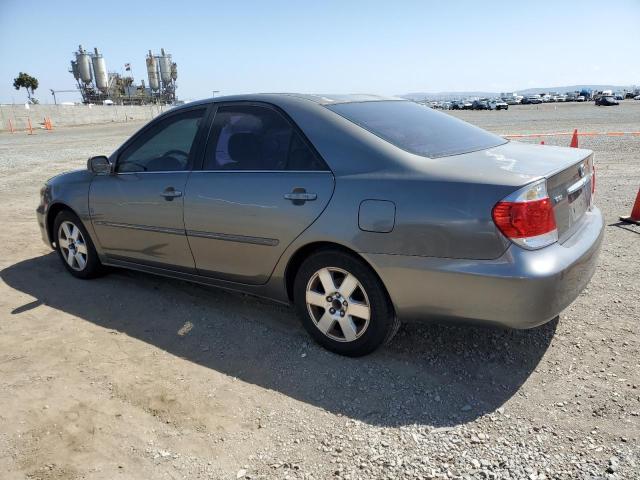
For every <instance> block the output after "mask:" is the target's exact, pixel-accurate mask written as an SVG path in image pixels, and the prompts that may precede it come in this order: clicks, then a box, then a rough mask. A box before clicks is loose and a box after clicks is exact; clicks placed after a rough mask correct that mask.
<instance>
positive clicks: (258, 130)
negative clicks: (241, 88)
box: [204, 105, 327, 171]
mask: <svg viewBox="0 0 640 480" xmlns="http://www.w3.org/2000/svg"><path fill="white" fill-rule="evenodd" d="M204 169H205V170H275V171H278V170H326V169H327V167H326V165H325V164H324V162H323V161H322V160H320V159H319V158H318V157H317V155H316V154H315V153H314V152H313V151H312V150H311V148H310V147H309V146H308V145H307V144H306V142H305V141H304V140H303V139H302V137H301V136H300V134H299V133H298V132H297V131H296V129H295V128H294V127H293V126H292V125H291V123H290V122H289V121H288V120H287V119H286V118H285V117H284V116H283V115H281V114H280V113H279V112H277V111H276V110H274V109H272V108H267V107H261V106H255V105H230V106H223V107H220V108H218V111H217V112H216V116H215V119H214V121H213V125H212V127H211V134H210V136H209V143H208V145H207V151H206V153H205V162H204Z"/></svg>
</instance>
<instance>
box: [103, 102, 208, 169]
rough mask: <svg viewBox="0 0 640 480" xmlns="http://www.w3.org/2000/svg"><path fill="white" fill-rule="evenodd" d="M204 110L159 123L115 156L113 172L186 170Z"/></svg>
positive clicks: (175, 116)
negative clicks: (116, 157) (115, 161)
mask: <svg viewBox="0 0 640 480" xmlns="http://www.w3.org/2000/svg"><path fill="white" fill-rule="evenodd" d="M205 111H206V109H204V108H202V109H197V110H189V111H188V112H184V113H178V114H176V115H172V116H170V117H168V118H166V119H164V120H160V121H159V122H158V124H157V125H155V126H153V127H152V128H151V129H149V130H148V131H147V132H145V133H143V134H142V135H141V136H140V138H138V139H137V140H135V141H134V142H133V143H132V144H131V145H129V146H128V147H127V148H126V149H125V150H124V151H123V152H122V153H121V154H120V156H119V157H118V162H117V164H116V171H117V172H119V173H125V172H174V171H176V172H177V171H183V170H188V169H189V158H190V155H191V147H192V146H193V141H194V139H195V137H196V134H197V132H198V127H199V126H200V122H201V121H202V119H203V118H204V114H205Z"/></svg>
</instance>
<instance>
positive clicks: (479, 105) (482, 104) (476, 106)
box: [471, 98, 494, 110]
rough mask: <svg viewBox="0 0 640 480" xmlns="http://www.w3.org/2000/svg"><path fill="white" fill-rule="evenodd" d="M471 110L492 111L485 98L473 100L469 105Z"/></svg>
mask: <svg viewBox="0 0 640 480" xmlns="http://www.w3.org/2000/svg"><path fill="white" fill-rule="evenodd" d="M471 109H472V110H494V108H492V105H491V103H490V102H489V100H487V99H486V98H483V99H480V100H475V101H474V102H473V104H472V105H471Z"/></svg>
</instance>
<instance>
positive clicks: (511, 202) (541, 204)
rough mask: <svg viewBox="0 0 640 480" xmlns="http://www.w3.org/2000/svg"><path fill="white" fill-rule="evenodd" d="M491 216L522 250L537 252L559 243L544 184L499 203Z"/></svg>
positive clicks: (518, 192) (522, 189) (527, 189)
mask: <svg viewBox="0 0 640 480" xmlns="http://www.w3.org/2000/svg"><path fill="white" fill-rule="evenodd" d="M491 216H492V217H493V222H494V223H495V224H496V227H498V229H499V230H500V231H501V232H502V233H503V234H504V235H505V236H506V237H507V238H509V239H510V240H511V241H512V242H514V243H516V244H518V245H520V246H521V247H524V248H527V249H537V248H542V247H545V246H547V245H550V244H552V243H553V242H555V241H557V240H558V230H557V228H556V217H555V214H554V213H553V205H552V204H551V199H550V198H549V196H548V195H547V185H546V181H545V180H540V181H538V182H535V183H533V184H531V185H527V186H526V187H523V188H521V189H520V190H518V191H517V192H515V193H512V194H511V195H509V196H508V197H506V198H505V199H504V200H502V201H500V202H498V203H497V204H496V205H495V207H493V211H492V212H491Z"/></svg>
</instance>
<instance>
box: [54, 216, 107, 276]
mask: <svg viewBox="0 0 640 480" xmlns="http://www.w3.org/2000/svg"><path fill="white" fill-rule="evenodd" d="M53 235H54V238H55V242H56V250H57V252H58V255H59V256H60V260H62V264H63V265H64V266H65V268H66V269H67V271H68V272H69V273H70V274H71V275H73V276H74V277H76V278H82V279H85V280H86V279H90V278H96V277H99V276H100V275H103V274H104V271H105V269H104V267H103V266H102V263H101V262H100V259H99V258H98V253H97V252H96V249H95V247H94V245H93V241H92V240H91V237H90V236H89V232H87V229H86V228H84V225H83V224H82V221H81V220H80V218H78V216H77V215H76V214H75V213H73V212H71V211H69V210H63V211H61V212H60V213H58V215H57V216H56V218H55V220H54V222H53Z"/></svg>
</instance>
